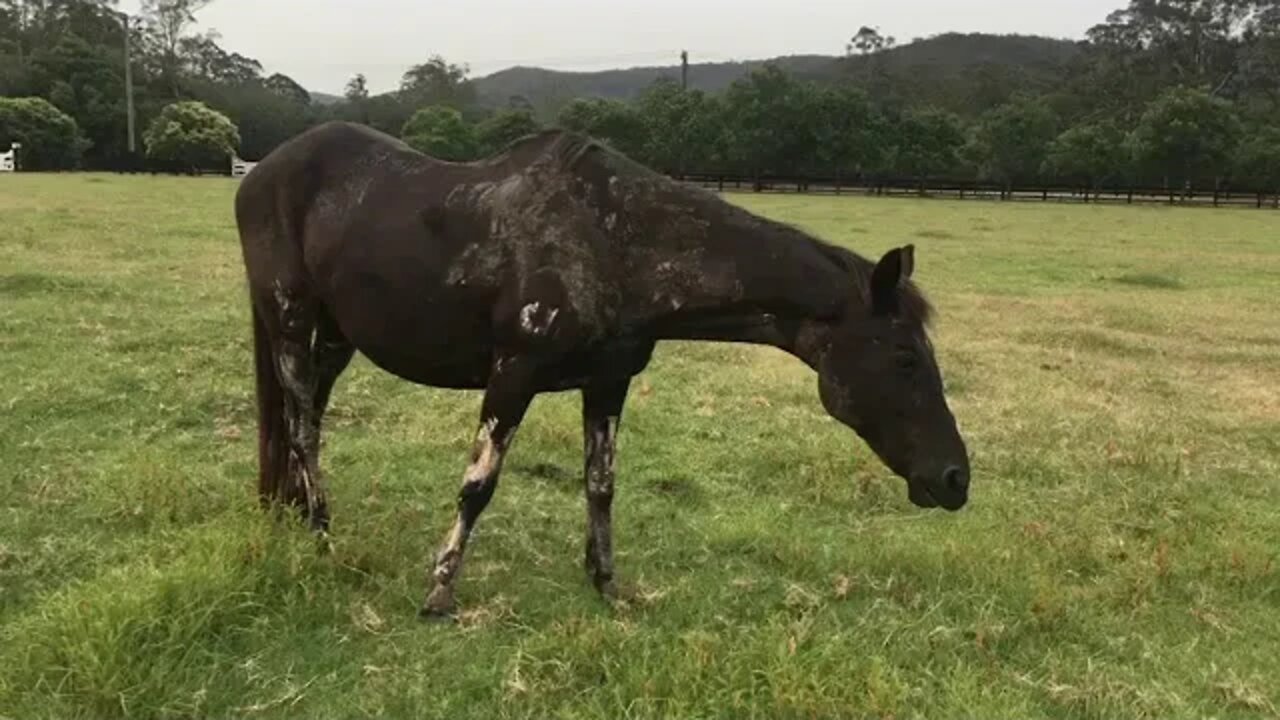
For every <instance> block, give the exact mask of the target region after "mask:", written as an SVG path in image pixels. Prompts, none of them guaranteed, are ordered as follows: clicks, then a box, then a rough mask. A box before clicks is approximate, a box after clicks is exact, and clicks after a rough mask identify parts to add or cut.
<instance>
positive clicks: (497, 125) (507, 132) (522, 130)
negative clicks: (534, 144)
mask: <svg viewBox="0 0 1280 720" xmlns="http://www.w3.org/2000/svg"><path fill="white" fill-rule="evenodd" d="M541 129H542V126H541V125H539V124H538V121H537V120H536V119H534V117H533V113H531V112H528V111H525V110H503V111H501V112H498V113H495V114H494V115H492V116H490V117H489V118H487V119H486V120H485V121H484V122H482V123H480V124H479V126H477V127H476V141H477V143H478V145H479V148H480V151H481V152H482V153H484V154H486V155H488V154H493V153H496V152H499V151H501V150H503V149H504V148H506V147H507V146H508V145H510V144H511V143H512V142H514V141H516V140H519V139H520V138H522V137H524V136H526V135H532V134H534V133H536V132H538V131H539V130H541Z"/></svg>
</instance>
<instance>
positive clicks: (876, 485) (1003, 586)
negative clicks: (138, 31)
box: [0, 175, 1280, 720]
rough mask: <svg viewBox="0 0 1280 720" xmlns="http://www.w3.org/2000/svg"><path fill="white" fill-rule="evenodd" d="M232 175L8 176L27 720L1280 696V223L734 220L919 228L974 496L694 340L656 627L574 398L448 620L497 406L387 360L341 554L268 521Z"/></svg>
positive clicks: (742, 355)
mask: <svg viewBox="0 0 1280 720" xmlns="http://www.w3.org/2000/svg"><path fill="white" fill-rule="evenodd" d="M235 188H236V184H235V183H234V182H233V181H230V180H225V179H172V178H150V177H138V178H121V177H113V176H105V175H64V176H41V175H15V176H10V177H3V178H0V218H2V219H0V223H2V224H0V377H3V378H4V382H3V383H2V384H0V717H3V718H13V719H15V720H16V719H18V718H21V719H22V720H28V719H32V718H76V717H93V718H109V717H129V718H161V717H165V718H169V717H233V716H234V717H241V716H243V717H261V718H274V717H322V718H330V717H332V718H348V717H367V716H378V715H386V716H393V717H450V718H470V717H485V718H489V717H563V718H595V717H611V718H613V717H618V718H621V717H673V718H674V717H679V718H750V717H769V718H789V717H806V718H808V717H894V718H914V717H930V718H944V717H946V718H952V717H1020V718H1038V717H1069V718H1093V717H1096V718H1117V717H1122V718H1143V717H1159V718H1174V717H1218V718H1229V717H1242V718H1243V717H1275V716H1277V714H1278V713H1280V710H1278V707H1280V690H1277V688H1280V569H1277V567H1276V561H1277V559H1278V558H1277V556H1278V554H1280V313H1278V312H1277V301H1278V298H1280V217H1277V216H1276V215H1274V214H1271V213H1265V212H1253V211H1207V210H1189V209H1170V208H1163V207H1153V208H1098V207H1076V206H1055V205H1042V204H1038V203H1037V204H1029V205H1018V204H988V203H972V202H970V203H952V202H943V201H937V202H927V201H923V202H922V201H904V200H880V201H875V200H865V199H854V198H807V197H794V196H792V197H759V196H749V195H737V196H732V198H733V200H734V201H735V202H740V203H743V204H744V205H746V206H748V207H750V208H751V209H753V210H755V211H758V212H760V213H762V214H765V215H768V216H771V217H774V218H778V219H781V220H785V221H788V222H792V223H795V224H797V225H799V226H802V227H804V228H807V229H809V230H811V231H813V232H815V233H816V234H818V235H820V236H821V237H824V238H825V239H828V240H831V241H834V242H838V243H842V244H845V245H847V246H849V247H851V248H853V249H855V250H857V251H859V252H861V253H863V254H864V255H876V256H878V254H879V253H880V252H882V251H883V250H885V249H887V248H889V247H891V246H893V245H897V244H902V243H904V242H914V243H915V244H916V246H917V255H916V257H917V270H916V277H917V279H918V281H919V282H920V283H921V284H922V286H923V287H924V289H925V290H926V292H928V294H929V295H930V296H931V298H932V299H933V301H934V302H935V304H936V305H937V306H938V309H939V317H938V319H937V321H936V323H935V326H934V329H933V339H934V343H935V345H936V347H937V352H938V357H939V361H940V363H941V365H942V368H943V372H944V374H945V377H946V380H947V386H948V393H949V397H950V402H951V404H952V407H953V409H954V410H955V412H956V416H957V418H958V420H959V422H960V424H961V428H962V430H963V431H964V432H965V435H966V440H967V441H968V443H969V447H970V450H971V452H972V455H973V471H974V479H973V492H972V500H971V503H970V505H969V507H968V508H966V509H965V510H964V511H963V512H961V513H959V514H957V515H947V514H943V513H938V512H927V511H922V510H918V509H916V508H914V507H913V506H911V505H910V503H909V502H908V501H907V497H906V487H905V483H904V482H903V481H901V480H900V479H898V478H896V477H894V476H891V475H890V473H889V472H888V471H887V470H886V469H884V468H883V467H882V466H881V465H880V464H879V462H878V461H876V460H875V459H874V458H873V457H872V456H871V455H870V453H869V451H868V450H867V448H866V446H865V445H863V444H862V443H861V441H859V440H858V439H857V438H856V437H855V436H854V435H853V434H852V433H851V432H850V431H848V430H847V429H845V428H844V427H843V426H841V425H839V424H838V423H836V422H835V421H833V420H831V419H829V418H828V416H827V415H826V413H825V412H824V411H823V410H822V408H821V406H820V404H819V402H818V398H817V392H816V379H815V378H814V376H813V375H812V374H811V373H810V371H809V370H807V369H806V368H805V367H804V366H803V365H801V364H800V362H799V361H796V360H793V359H792V358H790V357H788V356H786V355H783V354H782V353H780V352H777V351H774V350H771V349H761V348H748V347H739V346H727V345H703V344H681V343H670V344H665V345H662V346H659V350H658V353H657V355H656V356H655V360H654V362H653V364H652V365H651V366H650V369H649V370H648V371H647V372H646V373H645V374H644V375H643V376H641V377H640V378H637V381H636V383H634V384H633V386H632V391H631V396H630V397H631V400H630V402H629V403H628V406H627V410H626V415H625V417H624V418H623V421H622V431H621V434H620V440H619V458H618V480H617V488H618V491H617V492H618V495H617V501H616V503H615V506H614V527H615V543H616V554H617V566H618V573H619V579H620V581H621V585H622V586H623V587H624V588H626V589H627V590H628V593H629V599H628V600H627V602H625V603H624V604H622V605H620V606H618V607H612V608H611V607H609V606H607V605H606V604H604V603H603V602H602V601H601V600H600V599H599V598H598V597H597V596H596V594H595V592H594V591H593V590H592V589H591V587H590V584H589V583H588V582H587V580H586V578H585V576H584V573H583V571H582V568H581V557H582V543H583V533H584V526H585V507H584V501H583V498H582V479H581V463H582V459H581V444H582V436H581V427H580V418H579V404H578V398H577V395H576V394H572V395H563V396H543V397H541V398H539V399H538V400H536V401H535V403H534V405H533V407H532V409H531V411H530V414H529V416H528V418H527V419H526V421H525V423H524V425H523V427H522V429H521V433H520V436H519V438H518V440H517V441H516V443H515V447H514V449H513V451H512V455H511V456H510V458H509V460H508V464H507V467H506V470H505V472H504V475H503V477H502V481H501V485H500V487H499V489H498V492H497V495H496V496H495V498H494V501H493V504H492V505H491V506H490V508H489V510H488V511H487V513H486V514H485V516H484V517H483V519H482V520H481V522H480V524H479V527H478V530H477V531H476V535H475V538H474V544H473V545H472V547H471V549H470V550H469V554H468V561H467V565H466V567H465V569H464V570H463V576H462V580H461V584H460V585H459V596H458V600H459V602H460V604H461V610H462V615H461V617H460V619H459V622H458V623H457V624H456V625H453V626H442V625H432V624H424V623H422V622H420V621H419V620H418V619H417V617H416V615H415V613H416V610H417V606H418V603H419V602H420V601H421V598H422V593H423V591H424V589H425V584H424V569H425V567H426V563H427V561H428V558H429V557H430V556H431V554H432V553H433V552H434V551H435V549H436V546H437V543H438V541H439V539H440V538H441V537H442V536H443V534H444V532H445V530H446V529H447V528H448V526H449V524H450V523H451V522H452V520H453V508H454V499H455V493H456V491H457V486H458V481H459V479H460V477H461V473H462V470H463V467H464V465H465V462H466V454H467V452H468V449H469V448H470V443H471V440H472V438H473V437H474V432H475V421H476V417H477V412H478V399H479V398H478V394H476V393H461V392H450V391H437V390H430V389H424V388H419V387H416V386H413V385H410V384H408V383H406V382H403V381H400V380H398V379H396V378H393V377H391V376H390V375H387V374H385V373H383V372H381V371H379V370H377V369H375V368H373V367H372V366H371V365H370V364H369V363H368V362H367V361H366V360H364V359H363V358H360V357H357V359H356V361H355V363H354V364H353V366H352V369H351V370H349V371H348V372H347V374H346V375H344V376H343V378H342V379H341V380H340V381H339V384H338V387H337V390H336V391H335V396H334V400H333V406H332V409H331V411H330V414H329V415H328V416H327V418H326V422H327V431H326V436H325V447H324V450H323V452H322V455H321V463H322V466H323V467H324V468H325V469H326V470H327V472H328V475H329V478H330V482H331V492H332V495H331V497H332V509H333V514H334V526H333V527H334V532H335V536H336V537H335V542H336V547H335V551H334V553H333V554H332V555H329V556H321V555H318V554H317V553H316V552H315V546H314V544H313V542H312V540H311V539H310V537H309V536H308V534H307V533H306V531H305V530H304V529H303V528H301V527H300V526H298V525H296V524H284V525H277V524H274V523H272V522H271V521H270V520H269V519H268V518H267V517H265V516H264V515H263V514H262V513H260V512H259V511H258V509H257V507H256V499H255V496H254V489H255V478H256V470H255V467H256V466H255V445H256V431H255V428H254V417H255V413H254V409H253V395H252V384H253V381H252V374H251V373H252V358H251V352H250V328H249V319H248V308H247V299H246V297H245V293H244V282H243V276H242V273H243V271H242V265H241V260H240V254H239V253H240V250H239V245H238V242H237V240H236V236H235V231H234V225H233V219H232V213H231V198H232V195H233V193H234V191H235ZM744 381H745V385H743V382H744ZM744 387H745V388H746V389H745V390H744V389H743V388H744Z"/></svg>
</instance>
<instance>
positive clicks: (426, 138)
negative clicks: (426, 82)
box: [400, 105, 479, 161]
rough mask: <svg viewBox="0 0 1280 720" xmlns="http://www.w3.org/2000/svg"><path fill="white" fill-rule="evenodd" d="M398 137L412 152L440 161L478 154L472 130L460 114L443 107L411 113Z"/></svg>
mask: <svg viewBox="0 0 1280 720" xmlns="http://www.w3.org/2000/svg"><path fill="white" fill-rule="evenodd" d="M400 136H401V137H402V138H404V141H405V142H407V143H409V145H410V147H412V148H413V149H415V150H417V151H419V152H423V153H426V154H427V155H430V156H432V157H435V158H439V159H441V160H453V161H465V160H474V159H475V158H476V157H477V156H478V154H479V148H478V141H477V140H476V133H475V128H473V127H472V126H471V125H470V124H468V123H467V121H466V120H465V119H463V117H462V113H460V112H458V111H457V110H455V109H454V108H451V107H446V106H443V105H436V106H433V107H429V108H424V109H422V110H419V111H418V112H416V113H414V114H413V117H411V118H410V119H409V121H408V122H407V123H405V126H404V129H403V130H402V131H401V133H400Z"/></svg>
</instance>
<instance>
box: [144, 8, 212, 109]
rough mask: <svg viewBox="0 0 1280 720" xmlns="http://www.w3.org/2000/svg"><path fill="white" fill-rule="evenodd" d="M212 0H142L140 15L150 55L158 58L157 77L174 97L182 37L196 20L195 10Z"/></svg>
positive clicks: (176, 95)
mask: <svg viewBox="0 0 1280 720" xmlns="http://www.w3.org/2000/svg"><path fill="white" fill-rule="evenodd" d="M212 2H213V0H143V2H142V16H143V17H144V18H145V19H146V22H147V27H148V34H147V36H148V39H149V40H150V44H151V48H152V55H153V56H154V57H155V58H156V59H157V61H158V68H159V71H160V75H161V77H163V78H164V81H165V82H166V84H167V85H168V86H169V89H170V91H171V92H172V93H173V96H174V97H178V96H179V95H180V94H181V87H180V80H181V76H182V70H183V52H182V50H183V42H182V41H183V38H184V37H185V36H186V32H187V30H189V29H190V28H191V26H193V25H194V24H195V22H196V13H198V12H200V11H201V10H203V9H204V8H206V7H208V6H209V4H210V3H212Z"/></svg>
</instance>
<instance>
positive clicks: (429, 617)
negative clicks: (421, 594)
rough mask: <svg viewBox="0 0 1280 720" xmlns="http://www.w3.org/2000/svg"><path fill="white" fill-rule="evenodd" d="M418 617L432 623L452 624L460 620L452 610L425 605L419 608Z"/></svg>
mask: <svg viewBox="0 0 1280 720" xmlns="http://www.w3.org/2000/svg"><path fill="white" fill-rule="evenodd" d="M418 619H419V620H421V621H423V622H425V623H431V624H432V625H452V624H454V623H456V622H458V616H457V615H456V614H454V612H453V611H451V610H438V609H436V608H433V607H428V606H426V605H423V606H422V607H420V608H418Z"/></svg>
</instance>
